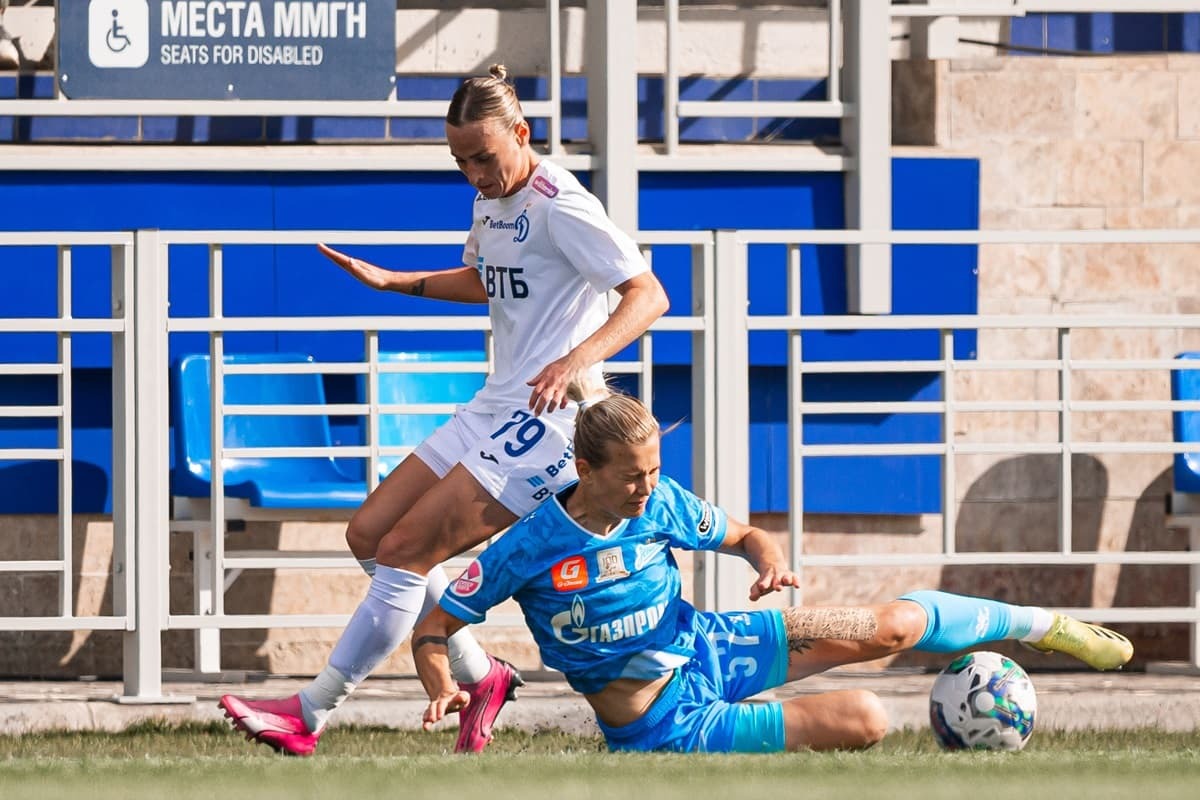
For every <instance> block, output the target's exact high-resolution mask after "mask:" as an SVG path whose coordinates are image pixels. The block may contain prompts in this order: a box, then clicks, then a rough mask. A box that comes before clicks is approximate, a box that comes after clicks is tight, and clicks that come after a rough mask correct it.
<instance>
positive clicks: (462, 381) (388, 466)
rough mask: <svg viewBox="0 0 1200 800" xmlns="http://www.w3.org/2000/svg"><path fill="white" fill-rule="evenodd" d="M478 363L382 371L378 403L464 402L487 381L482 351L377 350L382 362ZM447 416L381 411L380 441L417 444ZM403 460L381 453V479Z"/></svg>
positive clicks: (394, 444)
mask: <svg viewBox="0 0 1200 800" xmlns="http://www.w3.org/2000/svg"><path fill="white" fill-rule="evenodd" d="M451 361H462V362H479V365H480V368H481V369H480V371H468V372H381V373H380V374H379V402H380V404H381V405H399V404H418V403H439V404H450V403H452V404H459V403H466V402H467V401H469V400H470V399H471V398H472V397H474V396H475V393H476V392H478V391H479V390H480V389H481V388H482V387H483V384H484V383H485V382H486V381H487V373H486V372H485V371H483V369H484V368H486V362H487V354H485V353H484V352H483V351H482V350H438V351H423V352H397V353H380V354H379V362H380V363H381V364H397V363H413V362H442V363H445V362H451ZM448 419H450V415H449V414H442V413H435V414H382V415H380V417H379V444H380V445H381V446H384V447H416V446H417V445H418V444H420V443H421V441H422V440H424V439H425V438H426V437H427V436H429V434H431V433H433V432H434V431H435V430H437V428H438V426H440V425H441V424H442V423H444V422H445V421H446V420H448ZM402 460H403V458H402V457H401V456H384V457H383V458H381V459H380V460H379V477H380V479H381V480H382V479H383V478H385V477H387V475H388V474H389V473H390V472H391V471H392V470H393V469H395V468H396V466H397V465H398V464H399V463H400V462H401V461H402Z"/></svg>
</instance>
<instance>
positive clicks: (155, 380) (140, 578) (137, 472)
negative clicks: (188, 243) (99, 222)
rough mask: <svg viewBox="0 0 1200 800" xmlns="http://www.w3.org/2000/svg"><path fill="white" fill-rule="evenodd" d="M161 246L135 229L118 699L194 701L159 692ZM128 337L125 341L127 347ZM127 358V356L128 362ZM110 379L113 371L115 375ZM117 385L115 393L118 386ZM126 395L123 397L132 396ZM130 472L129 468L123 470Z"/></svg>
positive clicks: (163, 455) (163, 512) (151, 234)
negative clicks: (129, 569)
mask: <svg viewBox="0 0 1200 800" xmlns="http://www.w3.org/2000/svg"><path fill="white" fill-rule="evenodd" d="M166 255H167V253H166V245H165V244H163V243H162V241H161V240H160V238H159V232H158V231H156V230H140V231H137V232H136V233H135V234H134V256H133V303H132V304H131V305H127V306H126V308H125V315H126V320H128V321H129V322H130V325H131V330H132V335H133V341H132V349H133V359H132V361H133V375H132V378H130V377H129V376H124V387H126V388H130V387H131V388H132V390H133V397H132V405H133V409H132V411H131V412H129V411H128V410H127V413H126V417H125V419H126V420H127V422H128V423H129V424H131V425H132V427H131V428H127V429H126V430H124V431H114V432H113V435H114V438H116V437H121V436H123V438H124V443H123V445H122V450H123V451H124V453H125V456H124V458H132V459H133V465H132V466H133V468H132V470H131V471H132V475H133V479H134V486H133V490H132V492H130V491H128V489H126V496H127V497H128V499H129V500H130V501H131V503H132V505H131V507H129V508H127V509H126V514H125V519H124V524H125V526H127V527H130V526H131V529H132V531H133V549H134V553H133V574H132V580H133V586H134V606H133V608H132V609H131V611H132V623H133V626H132V630H129V631H128V632H127V633H126V634H125V642H124V644H125V650H124V667H125V676H124V677H125V694H124V695H122V696H120V697H118V698H117V701H118V702H121V703H167V702H191V701H192V700H193V698H190V697H166V696H164V695H163V692H162V632H163V629H164V628H165V627H166V619H167V575H168V571H169V568H170V564H169V559H168V556H167V553H168V547H167V542H168V536H169V533H168V531H169V525H170V512H169V509H168V507H167V484H166V480H167V473H168V471H169V469H170V458H169V451H168V448H167V437H166V435H165V433H166V423H167V417H168V412H167V405H168V402H167V401H168V394H167V380H166V375H167V370H166V364H167V320H166V317H167V258H166ZM129 345H130V342H128V341H126V343H125V346H126V347H128V346H129ZM125 363H126V364H128V363H129V362H128V359H127V360H126V362H125ZM114 377H115V376H114ZM115 390H116V389H115V387H114V391H115ZM129 400H130V398H128V397H127V398H126V402H129ZM127 474H128V471H127Z"/></svg>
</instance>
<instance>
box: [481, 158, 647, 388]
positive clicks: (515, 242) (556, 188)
mask: <svg viewBox="0 0 1200 800" xmlns="http://www.w3.org/2000/svg"><path fill="white" fill-rule="evenodd" d="M463 263H464V264H467V265H468V266H474V267H475V268H476V269H478V270H479V278H480V280H481V281H482V282H483V285H484V288H485V289H486V291H487V296H488V314H489V316H490V317H491V321H492V332H493V336H494V343H495V356H496V358H495V369H494V371H493V372H492V374H491V375H490V376H489V377H488V379H487V383H486V384H485V385H484V387H483V388H482V389H480V390H479V393H478V394H476V395H475V398H474V400H472V401H471V404H470V407H471V408H472V409H476V410H481V411H482V410H491V411H496V410H499V409H501V408H505V407H513V406H518V407H524V406H526V405H527V404H528V402H529V395H530V393H531V391H532V389H531V388H530V387H529V386H528V385H527V381H529V380H530V379H531V378H533V376H535V375H537V374H538V373H539V372H541V370H542V368H543V367H545V366H546V365H547V364H549V363H550V362H551V361H554V360H555V359H558V358H561V357H562V356H564V355H566V354H567V353H568V352H569V351H570V350H571V349H572V348H574V347H575V346H576V345H578V344H579V343H580V342H582V341H583V340H584V339H586V338H587V337H589V336H591V335H592V334H593V333H594V332H595V331H596V329H598V328H599V327H600V326H601V325H603V324H604V322H605V321H606V320H607V319H608V302H607V297H606V296H607V293H608V291H609V290H611V289H613V288H614V287H616V286H618V285H619V284H621V283H624V282H625V281H627V280H629V279H630V278H632V277H634V276H635V275H640V274H641V273H643V272H647V271H649V269H650V267H649V266H648V265H647V264H646V260H645V259H644V258H642V254H641V251H639V250H638V248H637V245H636V244H635V243H634V241H633V240H632V239H631V238H630V237H629V236H628V235H626V234H625V233H624V232H622V231H621V230H620V229H619V228H618V227H617V226H616V225H614V224H613V222H612V220H610V219H609V218H608V215H607V214H606V213H605V211H604V207H603V206H602V205H601V204H600V201H599V200H598V199H597V198H596V197H595V196H594V195H592V194H591V193H590V192H588V191H587V190H586V189H584V188H583V186H582V185H580V183H579V181H578V180H576V178H575V176H574V175H572V174H571V173H570V172H568V171H567V170H565V169H563V168H562V167H559V166H557V165H555V164H551V163H549V162H548V161H544V160H543V161H542V162H540V163H539V164H538V166H537V168H536V169H535V170H534V171H533V174H532V175H530V177H529V181H528V182H527V183H526V184H525V186H524V187H522V188H521V189H520V190H519V191H518V192H516V193H515V194H513V195H511V196H509V197H500V198H497V199H494V200H489V199H487V198H485V197H483V196H477V197H476V198H475V208H474V223H473V224H472V226H471V232H470V234H469V235H468V236H467V244H466V247H465V248H464V250H463ZM593 377H594V378H595V379H596V380H600V378H601V374H600V367H599V365H597V366H596V367H595V368H594V375H593Z"/></svg>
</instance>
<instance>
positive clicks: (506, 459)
mask: <svg viewBox="0 0 1200 800" xmlns="http://www.w3.org/2000/svg"><path fill="white" fill-rule="evenodd" d="M577 413H578V409H577V407H576V406H575V404H574V403H572V404H570V405H568V406H567V408H564V409H562V410H559V411H556V412H554V413H553V414H542V415H541V416H540V417H537V416H534V414H533V412H532V411H530V410H529V409H528V408H509V409H506V410H504V411H501V412H500V413H498V414H490V413H481V412H479V411H474V410H472V409H471V408H470V407H469V406H459V408H458V410H457V411H456V412H455V413H454V416H453V417H451V418H450V419H449V421H447V422H446V423H445V424H444V425H442V426H441V427H440V428H438V429H437V430H436V431H434V432H433V433H431V434H430V435H429V437H428V438H427V439H425V441H423V442H421V443H420V444H419V445H417V447H416V449H415V450H414V451H413V454H414V455H415V456H417V458H419V459H421V460H422V461H424V462H425V463H426V464H427V465H428V466H429V468H430V469H432V470H433V471H434V473H435V474H436V475H437V476H438V477H439V478H444V477H446V474H447V473H448V472H450V469H451V468H452V467H453V466H454V465H455V464H462V465H463V466H464V467H466V468H467V471H469V472H470V473H471V475H473V476H474V477H475V480H477V481H479V483H480V485H481V486H483V488H484V489H486V490H487V492H488V494H490V495H491V496H492V497H494V498H496V499H497V500H498V501H500V504H501V505H502V506H504V507H505V508H507V509H508V510H509V511H511V512H513V513H514V514H516V515H517V516H518V517H523V516H525V515H526V514H528V513H529V512H530V511H532V510H533V509H535V508H537V507H538V506H539V505H541V503H542V501H543V500H545V499H546V498H547V497H549V496H550V495H552V494H554V493H555V492H557V491H559V490H560V489H562V488H563V487H565V486H567V485H568V484H570V483H573V482H574V481H575V480H576V478H577V477H578V476H577V474H576V472H575V444H574V438H575V415H576V414H577Z"/></svg>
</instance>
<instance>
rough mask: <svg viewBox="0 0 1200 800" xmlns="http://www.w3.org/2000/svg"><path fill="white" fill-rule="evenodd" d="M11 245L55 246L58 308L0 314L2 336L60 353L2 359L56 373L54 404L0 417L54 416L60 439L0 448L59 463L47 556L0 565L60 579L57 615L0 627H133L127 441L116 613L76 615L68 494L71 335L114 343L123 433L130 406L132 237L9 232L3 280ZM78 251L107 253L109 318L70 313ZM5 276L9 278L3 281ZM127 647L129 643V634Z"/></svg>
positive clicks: (116, 472)
mask: <svg viewBox="0 0 1200 800" xmlns="http://www.w3.org/2000/svg"><path fill="white" fill-rule="evenodd" d="M12 247H53V248H55V249H56V251H57V272H58V279H57V291H56V301H57V306H58V313H57V315H56V316H54V317H46V318H9V319H0V334H13V333H44V334H53V335H54V336H55V338H56V351H57V358H56V359H55V360H54V361H52V362H42V363H32V362H30V363H6V364H0V375H4V376H22V377H29V376H38V375H40V376H54V377H55V379H56V384H57V396H58V402H56V403H54V404H53V405H45V406H28V405H26V406H18V405H6V406H3V407H2V409H0V416H3V417H6V418H20V417H25V418H29V417H45V418H54V419H57V420H58V424H57V426H56V427H57V437H56V439H57V443H56V444H55V445H54V446H53V447H35V448H31V447H23V448H0V463H2V462H10V461H54V462H57V464H58V508H59V514H58V524H57V528H58V542H57V547H56V551H57V554H56V557H55V558H52V559H37V560H33V559H18V560H12V561H3V562H0V572H6V573H49V574H54V575H57V576H58V592H57V594H58V597H57V606H58V613H57V614H55V615H45V616H0V630H18V631H46V630H118V631H125V632H127V633H128V632H132V631H134V630H135V629H136V626H137V620H136V618H135V612H136V608H137V595H138V592H139V591H140V589H141V587H140V586H139V585H138V583H137V577H138V576H137V574H136V571H135V568H134V567H135V560H136V559H135V552H136V540H135V535H134V531H135V528H134V526H133V525H132V524H131V523H132V520H133V515H134V509H133V508H132V494H131V492H132V490H133V487H134V484H135V480H134V475H135V466H136V465H135V460H134V459H133V458H132V457H131V455H132V454H131V453H129V451H128V450H127V448H126V444H127V442H126V440H123V439H121V438H120V437H114V441H113V465H112V478H113V519H114V531H113V563H112V577H113V610H112V613H111V614H96V615H84V616H77V615H76V613H75V597H74V588H73V587H74V581H73V577H74V574H75V571H76V565H75V563H74V561H73V553H74V551H75V547H74V544H75V539H74V519H75V514H74V510H73V507H72V506H73V504H72V493H73V489H74V485H75V480H74V478H75V460H74V446H73V443H72V435H71V431H72V424H73V419H74V414H75V409H74V407H73V403H72V402H71V392H72V379H73V367H74V348H73V343H74V337H75V335H76V334H94V333H106V334H110V335H111V336H112V340H113V356H112V359H113V415H112V420H111V424H112V428H113V430H114V431H121V430H125V429H126V428H127V427H128V425H129V421H130V419H131V414H132V410H133V406H132V394H130V393H129V392H128V386H129V384H128V381H129V380H130V379H131V377H132V375H133V346H132V341H131V334H132V324H131V314H130V300H131V298H132V297H133V269H132V267H133V235H132V234H130V233H79V232H47V233H6V234H0V278H5V273H6V272H8V271H10V270H13V271H15V270H19V269H25V268H27V266H26V265H25V264H23V263H20V262H16V261H14V260H13V258H12V256H11V253H12V249H11V248H12ZM81 248H105V249H107V250H108V251H109V254H110V269H111V275H112V284H111V297H112V304H111V308H112V311H111V316H110V317H107V318H80V317H76V316H75V312H74V305H73V298H72V285H73V278H74V274H75V270H74V258H73V257H74V255H75V254H76V253H77V252H78V250H79V249H81ZM5 279H7V278H5ZM125 644H126V646H129V645H130V644H131V642H130V638H129V636H128V635H127V636H126V641H125Z"/></svg>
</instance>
